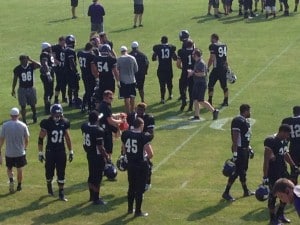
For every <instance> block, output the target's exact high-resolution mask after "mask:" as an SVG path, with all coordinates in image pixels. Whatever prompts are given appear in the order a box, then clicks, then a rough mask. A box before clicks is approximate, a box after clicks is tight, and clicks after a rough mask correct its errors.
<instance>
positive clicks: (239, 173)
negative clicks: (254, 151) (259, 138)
mask: <svg viewBox="0 0 300 225" xmlns="http://www.w3.org/2000/svg"><path fill="white" fill-rule="evenodd" d="M237 154H238V155H237V160H236V161H235V166H236V170H235V173H234V175H232V176H230V177H229V182H231V183H233V182H234V181H235V180H236V178H237V177H239V178H240V182H241V183H245V182H246V180H247V178H246V175H247V170H248V163H249V149H248V148H238V151H237Z"/></svg>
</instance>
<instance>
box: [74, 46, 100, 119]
mask: <svg viewBox="0 0 300 225" xmlns="http://www.w3.org/2000/svg"><path fill="white" fill-rule="evenodd" d="M92 51H93V45H92V44H91V43H87V44H86V45H85V48H84V50H82V51H79V52H78V53H77V58H78V62H79V66H80V69H81V75H82V81H83V85H84V95H83V100H82V106H81V112H82V113H84V112H85V111H86V106H87V108H88V111H91V109H92V102H91V100H92V96H93V92H94V88H95V86H96V80H95V77H94V76H93V74H92V70H91V63H92V61H93V60H94V55H93V52H92Z"/></svg>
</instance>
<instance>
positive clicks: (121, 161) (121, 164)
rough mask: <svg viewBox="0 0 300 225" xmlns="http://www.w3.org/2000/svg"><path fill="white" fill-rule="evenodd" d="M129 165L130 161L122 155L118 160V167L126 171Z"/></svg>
mask: <svg viewBox="0 0 300 225" xmlns="http://www.w3.org/2000/svg"><path fill="white" fill-rule="evenodd" d="M127 164H128V160H127V157H126V155H120V157H119V158H118V160H117V167H118V169H119V170H120V171H126V170H127Z"/></svg>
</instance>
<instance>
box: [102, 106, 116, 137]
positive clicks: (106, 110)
mask: <svg viewBox="0 0 300 225" xmlns="http://www.w3.org/2000/svg"><path fill="white" fill-rule="evenodd" d="M99 113H102V114H103V116H102V118H101V119H100V120H99V124H100V126H101V127H102V128H103V129H104V131H105V132H106V133H109V134H111V132H117V128H116V127H114V126H112V125H110V124H109V123H108V120H107V118H108V117H112V111H111V104H109V103H107V102H105V101H102V102H101V103H100V105H99Z"/></svg>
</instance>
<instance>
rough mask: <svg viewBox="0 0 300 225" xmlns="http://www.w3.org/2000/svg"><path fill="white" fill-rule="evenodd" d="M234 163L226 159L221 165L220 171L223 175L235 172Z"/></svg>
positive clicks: (230, 174) (228, 175) (226, 175)
mask: <svg viewBox="0 0 300 225" xmlns="http://www.w3.org/2000/svg"><path fill="white" fill-rule="evenodd" d="M235 169H236V166H235V163H234V162H233V161H232V160H231V159H227V160H226V161H225V163H224V165H223V170H222V173H223V175H224V176H225V177H230V176H232V175H233V174H234V173H235Z"/></svg>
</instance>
